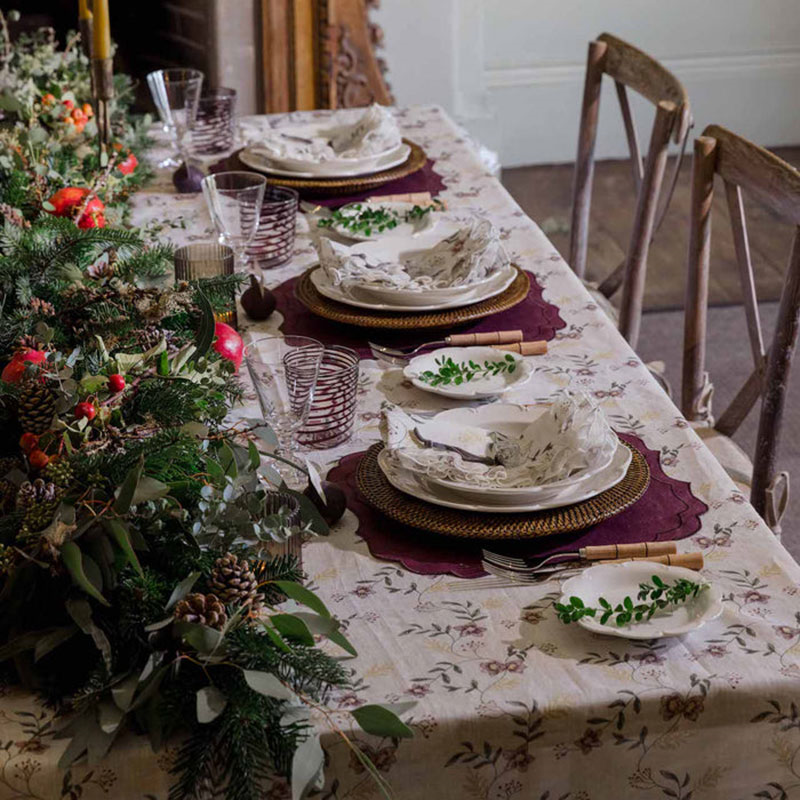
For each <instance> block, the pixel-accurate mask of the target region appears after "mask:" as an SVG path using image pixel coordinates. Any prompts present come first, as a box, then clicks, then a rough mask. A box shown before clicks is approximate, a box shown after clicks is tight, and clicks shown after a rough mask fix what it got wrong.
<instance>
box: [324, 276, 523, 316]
mask: <svg viewBox="0 0 800 800" xmlns="http://www.w3.org/2000/svg"><path fill="white" fill-rule="evenodd" d="M516 277H517V271H516V269H514V267H509V268H508V269H507V270H503V271H502V272H499V273H498V274H497V275H494V276H493V277H492V278H491V279H490V280H489V281H487V282H485V283H482V284H480V285H478V286H477V287H476V288H472V289H469V291H465V292H462V293H460V294H458V293H457V294H456V295H455V296H451V297H449V298H448V299H442V300H440V299H436V300H433V301H431V292H427V293H423V294H422V295H420V294H417V295H416V296H415V297H414V298H413V299H415V300H417V301H418V304H407V303H401V302H381V301H379V300H376V299H374V298H373V297H372V296H371V294H370V293H369V292H367V291H363V292H362V291H360V290H359V289H352V290H350V293H349V294H348V293H347V292H344V291H343V290H342V289H341V287H339V286H334V285H333V283H332V282H331V281H330V279H329V278H328V276H327V275H326V274H325V271H324V270H323V269H322V268H321V267H317V268H316V269H315V270H314V271H313V272H312V273H311V275H310V276H309V278H310V280H311V283H312V284H313V286H314V288H315V289H316V290H317V291H318V292H319V293H320V294H321V295H322V296H323V297H327V298H329V299H331V300H336V302H338V303H344V304H345V305H348V306H354V307H355V308H368V309H371V310H373V311H409V312H417V311H443V310H444V309H447V308H461V307H462V306H468V305H472V304H473V303H480V302H481V301H482V300H488V299H489V298H490V297H495V296H496V295H498V294H501V293H502V292H504V291H505V290H506V289H508V287H509V286H511V284H512V283H513V282H514V279H515V278H516ZM442 291H448V290H442ZM450 291H452V290H450Z"/></svg>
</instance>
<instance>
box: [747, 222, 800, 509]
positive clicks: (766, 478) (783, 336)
mask: <svg viewBox="0 0 800 800" xmlns="http://www.w3.org/2000/svg"><path fill="white" fill-rule="evenodd" d="M799 328H800V227H797V228H795V234H794V242H793V244H792V253H791V255H790V256H789V266H788V268H787V271H786V279H785V281H784V284H783V291H782V293H781V303H780V307H779V309H778V320H777V322H776V323H775V341H774V344H773V345H772V348H771V350H770V354H769V361H768V363H767V374H766V379H765V381H764V399H763V401H762V404H761V417H760V419H759V421H758V436H757V438H756V454H755V457H754V459H753V484H752V486H751V489H750V502H751V503H752V504H753V507H754V508H755V510H756V511H758V513H759V514H761V516H762V517H763V516H764V515H765V513H766V509H767V490H768V489H769V488H770V487H771V485H772V482H773V478H774V477H775V461H776V457H777V451H778V441H779V439H780V431H781V423H782V421H783V406H784V403H785V402H786V391H787V389H788V382H789V370H790V369H791V366H792V359H793V357H794V349H795V345H796V344H797V333H798V329H799Z"/></svg>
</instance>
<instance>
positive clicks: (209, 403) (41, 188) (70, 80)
mask: <svg viewBox="0 0 800 800" xmlns="http://www.w3.org/2000/svg"><path fill="white" fill-rule="evenodd" d="M0 32H2V34H3V37H4V38H3V41H2V45H1V50H2V52H1V54H0V72H2V75H3V78H4V80H3V85H4V86H5V87H6V90H5V91H4V93H3V95H2V98H0V102H1V103H2V106H3V108H4V109H5V114H6V118H5V120H4V124H3V127H2V129H1V130H0V151H2V155H0V211H2V214H3V216H4V222H3V229H2V232H1V233H0V293H2V306H1V308H0V361H2V362H4V367H3V370H2V376H1V378H2V379H1V380H0V424H2V425H3V427H4V431H5V436H4V437H3V444H2V451H0V506H1V507H2V516H0V641H1V642H2V644H1V645H0V660H2V661H3V663H4V664H5V665H7V666H9V667H12V666H13V671H14V673H15V675H16V677H17V678H19V679H20V680H21V681H22V682H23V683H24V684H25V685H26V686H28V687H30V688H31V689H32V690H35V691H37V692H39V693H41V694H42V695H43V696H44V697H45V698H46V699H47V700H48V701H49V702H52V703H54V704H56V705H57V707H58V708H59V709H60V710H61V711H62V712H63V725H62V728H61V730H60V733H59V735H60V736H63V737H67V738H69V743H68V744H67V746H66V749H65V750H64V753H63V756H62V759H61V762H60V763H61V765H62V766H64V767H67V766H68V765H69V764H70V763H71V762H73V761H74V760H76V759H79V758H83V757H86V758H88V759H89V760H90V761H91V762H96V761H98V760H99V759H102V758H103V756H104V754H105V753H107V752H108V750H109V749H110V748H111V747H113V746H114V743H115V741H116V740H117V738H118V737H119V735H120V733H121V732H122V731H123V730H134V731H137V732H140V733H145V734H147V735H148V736H149V737H150V740H151V742H152V744H153V747H154V748H156V749H157V748H159V747H160V746H161V744H162V743H163V742H164V741H165V740H166V739H168V738H170V737H178V740H179V742H180V750H179V755H178V758H177V761H176V764H175V767H174V772H175V777H176V780H175V784H174V786H173V789H172V793H171V797H173V798H190V797H195V796H198V794H199V793H201V792H203V791H209V790H211V789H213V790H214V791H217V790H221V791H222V792H224V795H225V796H226V797H227V798H230V800H249V799H250V798H253V799H255V798H257V797H260V796H262V791H261V790H262V788H263V785H264V782H265V781H266V782H268V781H269V780H270V776H272V775H275V774H282V775H287V776H290V777H292V778H293V782H294V791H295V793H296V796H300V795H301V794H302V793H304V792H305V790H306V789H307V788H308V787H310V786H311V785H313V784H315V783H317V782H318V780H319V776H320V774H321V769H322V756H323V754H322V750H321V748H320V747H319V745H318V743H317V739H316V734H315V733H314V730H313V726H312V725H311V723H310V718H309V709H310V708H311V707H313V708H316V709H318V710H320V711H322V713H323V716H324V705H323V704H324V700H325V696H326V693H327V692H328V691H329V689H330V688H331V687H334V686H344V685H346V684H347V683H348V680H349V676H348V673H347V671H346V670H345V669H344V667H343V666H342V663H341V659H340V658H335V657H333V656H331V655H329V654H328V652H326V651H324V650H323V649H320V647H319V646H318V640H319V639H326V640H328V641H329V642H330V645H329V647H331V648H333V649H334V651H336V650H338V651H339V654H340V655H344V654H350V655H354V654H355V651H354V650H353V648H352V646H351V645H350V643H349V642H348V640H347V639H346V638H345V636H344V635H343V633H342V630H341V629H340V625H339V623H338V621H337V620H336V619H335V618H334V617H332V616H331V614H330V613H329V611H328V610H327V608H326V607H325V605H324V604H323V603H322V601H321V600H320V599H319V598H318V597H317V596H316V595H314V594H313V593H312V592H311V591H309V590H308V589H307V588H305V587H304V586H303V585H302V574H301V573H300V571H299V569H298V565H297V563H296V562H295V561H294V560H293V559H291V558H287V557H283V558H273V557H270V555H269V547H268V546H269V544H270V543H271V542H273V541H274V540H283V539H285V538H286V537H287V536H290V535H298V534H299V533H300V532H316V533H324V532H325V531H326V526H325V522H324V520H323V518H322V515H321V514H320V513H319V511H318V510H317V508H316V507H315V506H314V504H313V503H312V502H311V501H310V500H309V499H308V498H307V497H305V496H304V495H302V494H298V493H289V490H288V489H286V487H278V488H281V490H282V491H284V492H287V493H289V495H290V496H291V497H292V498H293V500H294V502H295V503H296V504H297V505H299V507H300V510H301V521H300V522H299V523H298V522H297V521H296V519H294V518H290V516H289V514H288V511H287V510H285V509H284V510H281V511H278V512H275V511H274V506H273V504H272V502H271V500H272V492H273V489H274V488H275V487H271V486H269V485H268V483H267V481H266V480H265V478H264V476H263V475H262V474H261V472H260V468H261V461H262V458H261V453H260V449H262V448H264V447H265V446H266V447H267V448H268V446H269V445H270V443H272V442H274V437H273V436H272V432H271V431H270V430H269V429H268V428H267V427H266V426H264V425H263V424H260V423H259V422H258V421H254V422H253V423H252V424H247V425H239V426H238V427H229V426H227V425H226V422H225V419H226V416H227V412H228V410H229V408H230V405H231V403H232V402H233V401H235V400H236V399H237V397H238V395H239V389H238V386H237V384H236V381H235V380H232V377H233V376H234V374H235V372H236V370H237V368H238V365H237V364H236V363H235V359H233V360H232V359H231V358H230V357H225V355H226V350H225V348H220V347H215V346H214V345H215V337H216V335H217V330H216V326H215V323H214V316H213V314H214V301H213V298H214V297H215V296H224V295H225V292H220V291H219V289H220V286H219V285H217V284H216V283H213V282H212V283H208V282H202V281H200V282H195V283H192V284H189V283H180V284H176V285H171V286H168V287H166V288H154V287H153V285H152V282H150V281H148V280H145V279H150V278H153V277H158V276H164V275H165V274H167V271H168V268H169V265H170V263H171V256H172V251H171V248H170V247H169V246H166V245H164V244H160V243H158V242H156V241H153V240H152V238H150V237H149V236H148V235H147V234H146V233H145V232H142V231H139V230H135V229H131V228H126V227H122V223H123V222H124V219H125V211H126V198H127V197H128V195H129V193H130V191H132V190H133V189H134V188H136V186H138V185H139V184H140V183H141V182H142V180H143V179H144V178H145V177H146V173H145V170H144V169H143V168H142V167H141V166H140V165H139V164H138V157H137V155H136V153H139V155H141V153H142V151H143V149H144V148H146V146H147V142H146V139H145V138H144V136H143V135H142V132H143V130H144V127H143V126H142V125H141V124H140V123H137V122H135V121H134V120H133V119H132V117H131V116H130V114H129V110H128V105H127V99H128V98H129V96H130V94H129V93H128V92H126V91H125V90H126V88H129V87H130V82H129V81H128V80H127V79H124V78H118V83H119V86H118V89H119V91H118V95H117V100H116V101H115V103H116V105H115V108H114V115H113V118H112V121H113V129H114V136H115V141H114V144H113V149H112V152H113V153H115V154H116V155H112V157H111V158H110V159H109V160H108V162H107V163H105V164H101V163H100V162H99V158H98V156H97V149H96V147H94V146H93V144H94V141H93V137H94V136H95V134H96V129H95V128H94V122H93V118H92V109H91V98H90V96H89V80H88V65H87V62H86V59H85V58H84V56H83V55H82V53H81V51H80V49H79V45H78V41H77V39H76V38H75V37H71V38H70V39H69V41H68V43H67V46H66V48H65V49H59V48H58V46H57V44H56V42H55V39H54V38H53V37H52V35H51V34H49V33H47V32H40V33H38V34H36V35H33V36H30V37H27V38H24V39H22V40H20V41H18V42H14V43H13V44H12V43H11V42H10V40H9V39H8V35H7V29H6V24H5V19H4V18H2V17H0ZM234 280H235V279H234ZM229 288H230V287H229ZM228 296H229V295H228ZM228 335H230V334H228ZM234 335H235V334H234ZM220 351H221V352H222V354H221V353H220ZM287 602H288V604H287ZM354 716H355V718H356V721H357V722H358V723H359V724H360V725H361V726H362V727H363V728H364V730H366V731H368V732H371V733H383V734H385V735H390V736H394V737H401V736H407V735H410V733H411V732H410V730H409V729H408V728H407V727H406V726H405V725H404V724H403V723H402V722H400V720H399V719H398V718H397V717H396V716H395V715H394V714H393V713H392V712H391V711H390V710H388V709H385V708H382V707H380V706H369V705H368V706H362V707H361V708H359V709H357V711H356V712H354ZM339 733H340V734H341V735H344V734H343V733H342V732H341V731H339ZM353 752H354V757H356V758H358V759H359V761H360V762H361V763H362V765H363V766H364V768H365V769H367V770H368V771H369V772H370V773H371V774H372V775H373V776H374V777H375V780H376V781H377V782H378V784H379V786H380V788H381V790H382V791H383V792H384V794H388V792H389V789H388V787H387V786H386V785H385V783H384V782H383V781H382V779H381V778H380V777H379V775H378V773H377V771H376V770H375V768H374V767H373V766H372V765H371V763H370V762H369V760H368V758H367V757H366V756H365V755H364V753H363V752H362V751H361V750H360V749H358V748H355V747H354V750H353Z"/></svg>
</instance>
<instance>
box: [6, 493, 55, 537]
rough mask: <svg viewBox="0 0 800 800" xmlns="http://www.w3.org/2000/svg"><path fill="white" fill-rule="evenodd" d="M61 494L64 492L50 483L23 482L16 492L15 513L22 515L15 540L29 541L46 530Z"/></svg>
mask: <svg viewBox="0 0 800 800" xmlns="http://www.w3.org/2000/svg"><path fill="white" fill-rule="evenodd" d="M63 494H64V490H63V489H62V488H61V487H59V486H56V485H55V484H54V483H53V482H52V481H45V480H42V478H37V479H36V480H35V481H33V483H31V482H30V481H25V483H23V484H22V485H21V486H20V487H19V491H18V492H17V500H16V506H17V511H21V512H22V513H23V514H24V516H23V518H22V527H21V528H20V530H19V533H18V534H17V538H18V539H21V540H24V539H29V538H31V537H32V536H35V535H36V534H37V533H38V532H39V531H41V530H43V529H44V528H46V527H47V526H48V525H49V524H50V523H51V522H52V521H53V515H54V514H55V513H56V509H57V508H58V505H59V503H60V502H61V498H62V496H63Z"/></svg>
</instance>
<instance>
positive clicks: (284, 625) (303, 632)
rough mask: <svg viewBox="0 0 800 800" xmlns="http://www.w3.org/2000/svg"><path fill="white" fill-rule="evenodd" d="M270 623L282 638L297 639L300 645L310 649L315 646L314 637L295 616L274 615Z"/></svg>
mask: <svg viewBox="0 0 800 800" xmlns="http://www.w3.org/2000/svg"><path fill="white" fill-rule="evenodd" d="M270 622H271V623H272V625H273V626H274V627H275V629H276V630H277V631H278V632H279V633H280V634H281V635H282V636H285V637H287V638H288V639H295V640H296V641H298V642H300V644H305V645H308V646H309V647H313V646H314V637H313V636H312V635H311V631H310V630H309V629H308V626H307V625H306V623H305V622H303V620H302V619H300V617H298V616H296V615H294V614H273V615H272V616H271V617H270Z"/></svg>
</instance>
